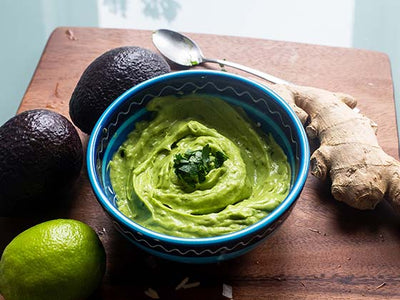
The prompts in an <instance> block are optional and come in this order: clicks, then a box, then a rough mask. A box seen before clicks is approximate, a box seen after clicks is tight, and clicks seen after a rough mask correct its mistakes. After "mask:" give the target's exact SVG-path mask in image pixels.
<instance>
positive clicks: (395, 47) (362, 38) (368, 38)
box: [353, 0, 400, 128]
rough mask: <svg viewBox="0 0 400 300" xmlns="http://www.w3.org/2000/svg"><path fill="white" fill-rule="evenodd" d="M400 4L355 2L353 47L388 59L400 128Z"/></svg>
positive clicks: (385, 0)
mask: <svg viewBox="0 0 400 300" xmlns="http://www.w3.org/2000/svg"><path fill="white" fill-rule="evenodd" d="M399 13H400V1H399V0H381V1H377V0H355V6H354V27H353V47H355V48H362V49H369V50H375V51H381V52H385V53H386V54H387V55H389V58H390V61H391V66H392V76H393V83H394V92H395V98H396V102H395V103H396V111H397V128H399V125H400V116H399V114H400V101H399V99H398V98H399V97H400V21H399Z"/></svg>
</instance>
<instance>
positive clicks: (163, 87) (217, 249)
mask: <svg viewBox="0 0 400 300" xmlns="http://www.w3.org/2000/svg"><path fill="white" fill-rule="evenodd" d="M191 93H198V94H208V95H214V96H215V95H216V96H218V97H219V98H222V99H224V100H226V101H228V102H230V103H231V104H234V105H239V106H241V107H242V108H244V109H245V111H246V112H247V114H248V116H249V117H250V118H251V119H253V121H254V122H255V123H259V124H260V125H261V129H262V130H263V131H265V132H266V133H271V134H272V135H273V137H274V138H275V140H276V141H277V142H278V144H279V145H280V146H281V147H282V148H283V150H284V152H285V153H286V155H287V157H288V160H289V163H290V166H291V171H292V178H291V189H290V191H289V194H288V196H287V197H286V198H285V200H284V201H283V202H282V203H281V204H280V205H279V206H278V207H277V208H276V209H275V210H273V211H272V213H270V214H269V215H268V216H266V217H265V218H264V219H262V220H260V221H259V222H257V223H255V224H253V225H251V226H248V227H247V228H245V229H243V230H241V231H237V232H234V233H231V234H227V235H222V236H215V237H208V238H180V237H174V236H168V235H165V234H160V233H157V232H154V231H152V230H149V229H147V228H144V227H143V226H141V225H139V224H137V223H135V222H134V221H132V220H130V219H128V218H127V217H125V216H124V215H123V214H122V213H121V212H120V211H119V210H118V209H117V206H116V204H115V194H114V192H113V188H112V186H111V183H110V178H109V174H108V170H107V165H108V163H109V161H110V160H111V159H112V156H113V154H114V153H115V152H116V151H117V149H118V147H119V146H120V145H121V144H122V143H123V142H124V141H125V139H126V137H127V134H128V133H129V132H131V131H132V130H133V128H134V125H135V122H136V121H137V120H140V119H142V118H143V117H145V116H146V112H147V111H146V109H145V106H146V104H147V103H148V102H149V101H150V100H151V99H152V98H154V97H157V96H167V95H171V94H180V95H182V94H191ZM308 167H309V146H308V140H307V136H306V134H305V132H304V129H303V126H302V124H301V122H300V121H299V119H298V118H297V116H296V115H295V113H294V112H293V110H292V109H291V108H290V107H289V105H288V104H287V103H286V102H285V101H284V100H282V99H281V98H280V97H279V96H278V95H277V94H275V93H274V92H273V91H272V90H270V89H269V88H267V87H266V86H263V85H261V84H258V83H256V82H253V81H251V80H249V79H246V78H243V77H240V76H237V75H233V74H229V73H226V72H217V71H182V72H176V73H169V74H166V75H162V76H159V77H156V78H153V79H150V80H147V81H145V82H143V83H141V84H139V85H137V86H135V87H133V88H131V89H130V90H128V91H126V92H125V93H124V94H122V95H121V96H120V97H119V98H117V99H116V100H115V101H114V102H113V103H112V104H111V105H110V106H109V107H108V108H107V110H106V111H105V112H104V113H103V114H102V116H101V117H100V119H99V120H98V122H97V124H96V125H95V127H94V129H93V132H92V134H91V136H90V140H89V144H88V149H87V169H88V173H89V179H90V182H91V184H92V187H93V190H94V192H95V195H96V197H97V199H98V201H99V203H100V204H101V206H102V207H103V208H104V210H105V211H106V212H107V213H108V215H109V216H110V218H111V219H112V221H113V223H114V225H115V227H116V228H117V230H118V231H119V232H120V233H121V234H122V235H123V236H125V237H126V238H127V239H128V240H130V241H131V242H132V243H134V244H135V245H137V246H139V247H140V248H142V249H144V250H146V251H148V252H150V253H151V254H154V255H157V256H159V257H163V258H166V259H171V260H175V261H179V262H187V263H210V262H217V261H220V260H225V259H230V258H233V257H236V256H239V255H241V254H244V253H246V252H247V251H249V250H251V249H253V248H254V247H255V246H257V245H258V244H260V242H261V241H263V240H264V239H265V238H267V237H268V236H269V235H270V234H271V233H273V232H274V231H275V230H276V229H277V228H278V227H279V226H280V225H281V224H282V223H283V222H284V220H285V219H286V218H287V217H288V215H289V214H290V212H291V210H292V209H293V207H294V204H295V202H296V200H297V198H298V197H299V195H300V192H301V191H302V189H303V187H304V184H305V181H306V178H307V173H308Z"/></svg>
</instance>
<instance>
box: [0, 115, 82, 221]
mask: <svg viewBox="0 0 400 300" xmlns="http://www.w3.org/2000/svg"><path fill="white" fill-rule="evenodd" d="M82 162H83V151H82V143H81V140H80V138H79V135H78V132H77V131H76V129H75V127H74V126H73V125H72V123H71V122H70V121H68V119H66V118H65V117H64V116H62V115H60V114H58V113H56V112H53V111H50V110H46V109H35V110H29V111H25V112H22V113H20V114H18V115H16V116H15V117H13V118H11V119H10V120H8V121H7V122H6V123H4V125H3V126H1V127H0V215H5V214H8V213H10V212H15V211H17V212H18V211H24V210H26V209H28V208H31V207H37V206H39V207H40V206H41V204H43V202H44V201H45V200H46V199H50V197H51V198H52V200H51V201H52V202H54V201H57V197H58V195H59V194H60V192H62V191H63V190H65V189H66V188H67V187H70V186H71V184H72V183H73V182H74V181H75V179H76V178H77V177H78V176H79V173H80V170H81V167H82Z"/></svg>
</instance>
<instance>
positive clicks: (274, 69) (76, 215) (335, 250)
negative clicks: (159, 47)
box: [0, 28, 400, 300]
mask: <svg viewBox="0 0 400 300" xmlns="http://www.w3.org/2000/svg"><path fill="white" fill-rule="evenodd" d="M67 29H68V28H57V29H56V30H55V31H54V32H53V33H52V35H51V37H50V38H49V41H48V43H47V46H46V48H45V50H44V52H43V55H42V57H41V60H40V62H39V65H38V67H37V69H36V72H35V74H34V76H33V78H32V81H31V83H30V85H29V87H28V89H27V91H26V94H25V96H24V98H23V100H22V102H21V105H20V107H19V112H21V111H24V110H28V109H34V108H48V109H51V110H54V111H57V112H59V113H61V114H63V115H64V116H66V117H68V118H69V115H68V103H69V99H70V96H71V93H72V91H73V89H74V87H75V85H76V83H77V82H78V80H79V78H80V76H81V74H82V72H83V70H84V69H85V68H86V67H87V66H88V65H89V63H90V62H91V61H93V60H94V59H95V58H96V57H97V56H99V55H101V54H102V53H103V52H105V51H107V50H109V49H111V48H114V47H118V46H125V45H135V46H141V47H144V48H148V49H151V50H154V51H156V49H155V48H154V46H153V45H152V42H151V32H150V31H137V30H117V29H95V28H71V29H70V30H71V31H72V33H73V35H74V37H75V38H76V39H71V35H69V34H67ZM70 33H71V32H70ZM189 36H191V37H192V38H194V39H195V40H196V41H197V42H198V44H199V45H200V46H201V47H202V50H203V52H204V54H205V55H206V56H207V57H213V58H225V59H227V60H231V61H235V62H238V63H241V64H244V65H247V66H250V67H254V68H256V69H259V70H261V71H264V72H267V73H271V74H273V75H275V76H277V77H281V78H283V79H286V80H288V81H291V82H294V83H297V84H302V85H309V86H315V87H320V88H325V89H329V90H332V91H340V92H345V93H348V94H352V95H353V96H355V97H356V98H357V99H358V100H359V105H358V107H359V108H360V109H361V111H362V112H363V113H364V114H365V115H367V116H368V117H369V118H371V119H373V120H374V121H376V122H377V123H378V125H379V130H378V139H379V142H380V144H381V146H382V147H383V149H384V150H385V151H386V152H387V153H389V154H390V155H392V156H394V157H396V158H398V146H397V145H398V143H397V142H398V140H397V135H396V126H395V125H396V124H395V111H394V100H393V85H392V78H391V70H390V62H389V60H388V57H387V56H386V55H385V54H383V53H378V52H372V51H364V50H357V49H349V48H334V47H325V46H317V45H306V44H298V43H290V42H278V41H269V40H261V39H250V38H241V37H228V36H217V35H202V34H189ZM202 68H210V69H211V68H214V69H218V68H219V66H215V65H205V66H202ZM227 70H228V71H229V72H232V73H238V74H242V75H245V76H248V77H251V76H249V75H248V74H244V73H240V72H238V71H236V70H233V69H229V68H227ZM81 138H82V141H83V144H84V147H85V148H86V144H87V139H88V137H87V136H86V135H85V134H82V133H81ZM65 197H66V200H67V201H64V202H63V203H62V205H59V207H58V209H54V210H51V211H48V212H43V213H41V214H32V215H28V216H21V217H0V251H3V249H4V248H5V246H6V245H7V244H8V243H9V242H10V241H11V239H12V238H13V237H14V236H16V235H17V234H18V233H20V232H21V231H22V230H24V229H26V228H28V227H29V226H32V225H34V224H36V223H38V222H40V221H44V220H48V219H54V218H59V217H62V218H73V219H78V220H81V221H83V222H85V223H87V224H89V225H90V226H91V227H92V228H94V229H95V230H96V232H97V233H98V234H99V236H100V238H101V240H102V242H103V244H104V246H105V249H106V252H107V272H106V275H105V277H104V280H103V284H102V286H101V287H100V288H99V290H98V291H96V293H95V294H94V295H93V296H92V297H91V299H117V300H118V299H149V298H148V297H147V296H146V295H145V291H146V290H147V289H149V288H152V289H154V290H156V291H157V292H158V294H159V296H160V298H161V299H208V300H211V299H228V298H227V297H225V296H224V295H223V285H224V284H225V285H226V286H225V287H232V292H233V299H235V300H237V299H244V300H257V299H400V217H399V216H398V215H396V214H395V213H394V212H393V211H392V210H391V209H390V207H389V206H388V205H386V204H385V203H382V204H380V205H378V207H377V208H376V209H375V210H374V211H357V210H355V209H352V208H349V207H347V206H346V205H344V204H341V203H338V202H336V201H335V200H334V199H333V198H332V197H331V195H330V192H329V186H328V184H327V183H324V182H320V181H318V180H317V179H315V178H313V177H312V176H311V175H310V176H309V177H308V179H307V183H306V186H305V189H304V191H303V193H302V195H301V197H300V198H299V200H298V202H297V204H296V207H295V208H294V210H293V212H292V214H291V215H290V216H289V218H288V219H287V221H286V222H285V223H284V224H283V225H282V226H281V228H280V229H279V230H278V231H277V232H276V234H275V235H273V236H272V237H271V238H270V239H268V240H267V241H266V242H264V243H263V244H262V245H260V246H259V247H258V248H257V249H255V250H253V251H252V252H250V253H248V254H245V255H244V256H241V257H239V258H237V259H234V260H230V261H227V262H223V263H219V264H211V265H186V264H178V263H173V262H169V261H165V260H162V259H159V258H156V257H153V256H151V255H149V254H147V253H145V252H143V251H141V250H139V249H137V248H136V247H135V246H134V245H132V244H130V243H129V242H128V241H127V240H125V239H124V238H122V237H121V236H120V234H119V233H118V232H116V230H114V228H113V226H112V224H111V222H110V221H109V219H108V217H107V216H106V215H105V213H104V212H103V211H102V209H101V207H100V205H99V204H98V203H97V200H96V199H95V196H94V194H93V192H92V189H91V187H90V184H89V181H88V178H87V173H86V168H85V167H84V168H83V169H82V172H81V176H80V178H79V180H78V182H77V183H76V185H75V186H74V188H73V190H72V191H71V192H70V194H68V195H66V196H65ZM54 201H57V199H54ZM185 277H188V278H189V282H199V283H200V285H199V286H197V287H193V288H189V289H180V290H176V289H175V288H176V286H177V285H178V284H179V283H180V282H181V281H182V280H183V279H184V278H185ZM0 298H1V297H0Z"/></svg>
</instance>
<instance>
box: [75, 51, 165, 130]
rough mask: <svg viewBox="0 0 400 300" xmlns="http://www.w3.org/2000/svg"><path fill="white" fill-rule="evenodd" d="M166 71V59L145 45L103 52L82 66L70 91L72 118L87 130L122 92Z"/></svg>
mask: <svg viewBox="0 0 400 300" xmlns="http://www.w3.org/2000/svg"><path fill="white" fill-rule="evenodd" d="M170 71H171V69H170V66H169V65H168V63H167V62H166V61H165V60H164V59H163V58H162V57H161V56H160V55H158V54H156V53H154V52H152V51H150V50H148V49H144V48H140V47H134V46H127V47H120V48H115V49H112V50H109V51H107V52H105V53H104V54H102V55H101V56H99V57H98V58H96V59H95V60H94V61H93V62H92V63H91V64H90V65H89V66H88V67H87V68H86V70H85V71H84V72H83V74H82V76H81V78H80V80H79V82H78V84H77V85H76V87H75V90H74V91H73V93H72V96H71V100H70V102H69V114H70V116H71V120H72V122H74V124H75V125H76V126H77V127H79V128H80V129H81V130H82V131H83V132H85V133H87V134H90V133H91V131H92V129H93V127H94V125H95V124H96V122H97V120H98V118H99V117H100V116H101V114H102V113H103V112H104V110H105V109H106V108H107V107H108V106H109V105H110V104H111V102H113V101H114V100H115V99H116V98H117V97H118V96H120V95H121V94H122V93H123V92H125V91H126V90H128V89H129V88H131V87H133V86H135V85H137V84H139V83H141V82H143V81H145V80H147V79H150V78H153V77H156V76H158V75H162V74H165V73H168V72H170Z"/></svg>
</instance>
